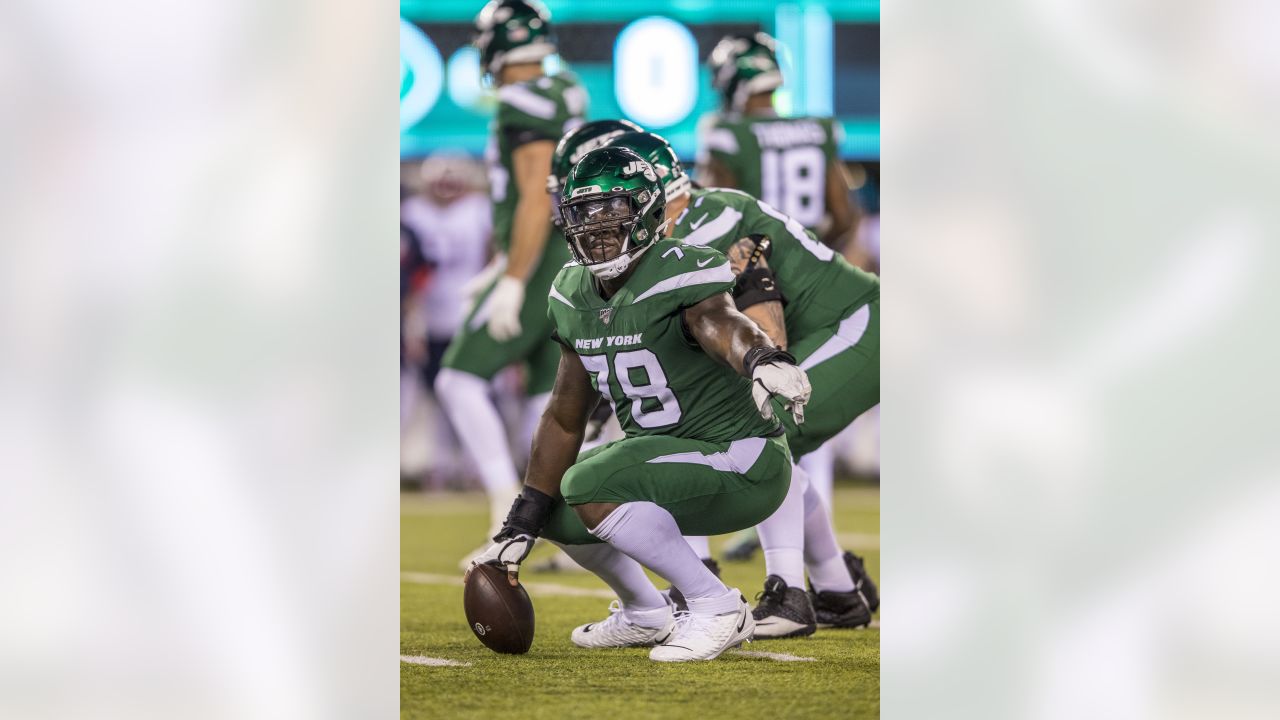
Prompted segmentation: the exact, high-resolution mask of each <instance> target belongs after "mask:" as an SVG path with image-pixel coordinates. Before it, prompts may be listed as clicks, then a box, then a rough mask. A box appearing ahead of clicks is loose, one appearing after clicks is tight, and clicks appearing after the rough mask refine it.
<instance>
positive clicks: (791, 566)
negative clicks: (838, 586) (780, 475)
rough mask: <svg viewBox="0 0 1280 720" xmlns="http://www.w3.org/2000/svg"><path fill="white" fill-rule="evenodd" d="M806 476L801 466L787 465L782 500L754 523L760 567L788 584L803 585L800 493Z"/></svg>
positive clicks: (801, 506)
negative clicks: (760, 550)
mask: <svg viewBox="0 0 1280 720" xmlns="http://www.w3.org/2000/svg"><path fill="white" fill-rule="evenodd" d="M808 488H809V478H808V476H807V475H806V474H805V471H804V469H803V468H801V467H799V466H795V465H793V466H792V467H791V487H789V488H787V496H786V497H785V498H783V500H782V504H781V505H779V506H778V509H777V510H775V511H774V513H773V514H772V515H770V516H769V517H768V519H766V520H765V521H764V522H762V523H760V524H759V525H757V526H756V530H757V531H759V533H760V547H761V548H763V549H764V569H765V573H766V574H768V575H777V576H778V577H780V578H782V579H783V580H784V581H785V582H786V583H787V585H788V586H790V587H794V588H802V587H804V494H805V491H806V490H807V489H808Z"/></svg>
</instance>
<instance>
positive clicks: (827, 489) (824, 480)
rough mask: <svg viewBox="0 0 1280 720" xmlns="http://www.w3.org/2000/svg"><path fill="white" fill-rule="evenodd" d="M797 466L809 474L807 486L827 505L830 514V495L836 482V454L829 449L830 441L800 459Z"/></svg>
mask: <svg viewBox="0 0 1280 720" xmlns="http://www.w3.org/2000/svg"><path fill="white" fill-rule="evenodd" d="M799 465H800V467H802V468H804V471H805V472H807V473H809V484H810V485H812V486H813V488H814V489H815V490H817V491H818V497H821V498H822V501H823V502H824V503H826V504H827V511H828V512H830V510H831V493H832V491H833V489H834V487H835V482H836V480H835V474H836V453H835V450H834V449H833V448H832V447H831V441H830V440H828V441H827V442H825V443H823V444H822V445H821V447H819V448H818V449H817V450H814V451H813V452H811V453H809V454H808V455H805V456H804V457H802V458H800V463H799Z"/></svg>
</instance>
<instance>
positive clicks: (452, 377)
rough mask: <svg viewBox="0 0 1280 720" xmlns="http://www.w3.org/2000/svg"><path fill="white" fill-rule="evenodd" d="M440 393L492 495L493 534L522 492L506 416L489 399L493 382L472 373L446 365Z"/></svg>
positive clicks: (438, 381) (439, 382) (438, 383)
mask: <svg viewBox="0 0 1280 720" xmlns="http://www.w3.org/2000/svg"><path fill="white" fill-rule="evenodd" d="M435 390H436V397H437V398H439V400H440V406H441V407H442V408H444V412H445V415H447V416H448V417H449V422H450V424H452V425H453V429H454V432H455V433H456V434H457V436H458V440H459V441H460V442H461V443H462V447H463V449H464V450H466V452H467V455H468V456H470V457H471V460H472V462H474V463H475V465H476V469H477V470H478V471H479V472H480V482H482V483H483V484H484V489H485V492H486V493H488V495H489V523H490V532H489V534H490V535H493V534H495V533H497V532H498V529H499V528H501V527H502V521H503V520H505V519H506V517H507V513H508V512H509V511H510V510H511V503H512V502H513V501H514V500H515V499H516V496H517V495H519V494H520V479H519V478H518V477H517V476H516V468H515V463H514V462H513V461H512V459H511V450H510V449H509V448H508V447H507V432H506V430H505V429H504V428H503V425H502V416H500V415H499V414H498V409H497V408H496V407H494V405H493V402H492V401H491V400H490V399H489V383H488V382H486V381H485V380H484V379H482V378H479V377H476V376H475V375H472V374H471V373H466V372H462V371H460V370H454V369H453V368H442V369H441V370H440V374H439V375H437V376H436V387H435Z"/></svg>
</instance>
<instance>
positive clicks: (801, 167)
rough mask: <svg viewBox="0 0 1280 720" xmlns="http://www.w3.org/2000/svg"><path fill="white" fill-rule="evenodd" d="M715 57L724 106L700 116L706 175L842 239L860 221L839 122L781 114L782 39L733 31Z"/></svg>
mask: <svg viewBox="0 0 1280 720" xmlns="http://www.w3.org/2000/svg"><path fill="white" fill-rule="evenodd" d="M707 63H708V65H709V66H710V69H711V82H712V85H713V86H714V87H715V89H716V90H718V91H719V92H720V97H721V102H722V106H723V109H722V111H721V112H719V113H713V114H710V115H708V116H706V117H705V118H703V120H702V122H701V123H700V124H699V128H698V130H699V132H698V134H699V147H698V179H699V181H701V183H702V184H703V185H706V186H709V187H729V188H737V189H739V190H742V191H743V192H745V193H747V194H749V195H752V196H755V197H758V198H760V199H761V200H764V201H765V202H767V203H769V204H770V205H772V206H773V207H775V208H778V209H779V210H781V211H782V212H783V213H784V214H786V215H788V216H790V217H793V218H795V219H796V220H797V221H799V222H800V224H801V225H803V226H805V228H806V229H808V230H810V231H812V232H814V233H815V234H816V235H817V236H818V237H819V238H820V239H821V240H822V241H823V243H825V244H826V245H828V246H831V247H839V246H840V244H841V243H842V241H843V240H844V239H845V236H846V235H847V234H848V233H849V231H850V230H851V229H853V228H854V227H856V225H857V212H856V208H855V206H854V205H853V204H852V203H851V202H850V201H849V186H850V178H849V175H848V171H847V170H845V167H844V165H843V164H842V163H841V162H840V158H839V155H838V152H837V151H838V148H839V145H840V140H841V129H840V125H839V123H837V122H835V121H834V120H833V119H832V118H819V117H786V118H784V117H779V116H778V113H777V111H775V110H774V107H773V92H774V91H775V90H777V89H778V88H779V87H781V86H782V72H781V70H779V68H778V55H777V45H776V43H775V41H774V39H773V38H772V37H769V36H768V35H767V34H765V33H762V32H758V33H756V34H754V35H728V36H725V37H724V38H722V39H721V40H720V42H719V43H717V44H716V47H715V49H714V50H712V51H711V57H710V58H709V59H708V61H707Z"/></svg>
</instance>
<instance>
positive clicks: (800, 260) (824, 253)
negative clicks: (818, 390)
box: [671, 188, 880, 343]
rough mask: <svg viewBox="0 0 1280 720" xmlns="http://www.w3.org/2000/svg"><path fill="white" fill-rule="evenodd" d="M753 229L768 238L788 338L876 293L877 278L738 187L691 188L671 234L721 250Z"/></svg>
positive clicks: (828, 320)
mask: <svg viewBox="0 0 1280 720" xmlns="http://www.w3.org/2000/svg"><path fill="white" fill-rule="evenodd" d="M755 233H760V234H763V235H768V236H769V239H770V240H771V241H772V245H773V249H772V251H771V254H770V256H769V259H768V260H767V262H768V263H769V268H770V269H771V270H773V275H774V277H775V278H777V281H778V288H779V289H780V290H781V291H782V295H783V297H784V298H785V299H786V306H785V308H784V313H783V315H784V317H785V319H786V328H787V338H788V339H789V340H790V342H791V343H795V342H796V341H798V340H800V339H801V338H803V337H805V336H806V335H808V334H809V333H811V332H813V331H815V330H820V329H822V328H825V327H827V326H829V325H831V324H833V323H837V322H839V321H840V320H842V319H843V318H845V317H847V316H848V315H849V313H850V312H851V311H853V310H856V309H857V308H859V307H861V306H863V305H866V304H867V303H869V302H871V301H872V300H873V299H875V298H876V297H879V294H880V280H879V278H877V277H876V276H875V275H872V274H871V273H868V272H863V271H862V270H859V269H858V268H855V267H854V266H852V265H850V264H849V263H848V262H847V261H846V260H845V259H844V257H842V256H841V255H840V254H839V253H837V252H835V251H834V250H832V249H831V248H829V247H827V246H826V245H823V244H822V243H821V242H819V241H818V239H817V238H816V237H814V236H813V234H812V233H810V232H809V231H807V230H805V229H804V227H802V226H801V225H800V223H799V222H798V221H796V219H795V218H791V217H788V216H787V215H785V214H783V213H781V212H778V210H776V209H775V208H774V207H773V206H772V205H770V204H769V203H766V202H764V201H762V200H757V199H756V198H754V197H752V196H750V195H748V194H746V193H744V192H742V191H740V190H730V189H728V188H699V189H695V190H694V191H693V192H692V193H690V196H689V205H688V207H686V208H685V210H684V212H682V213H681V214H680V217H678V218H676V222H675V228H674V230H673V231H672V234H671V236H672V237H673V238H675V239H678V240H680V241H681V242H683V243H687V244H689V245H697V246H709V247H713V248H715V249H716V250H719V251H720V252H722V253H727V252H728V251H729V248H731V247H732V246H733V244H734V243H736V242H737V241H738V240H740V239H742V238H744V237H746V236H748V235H752V234H755Z"/></svg>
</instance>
